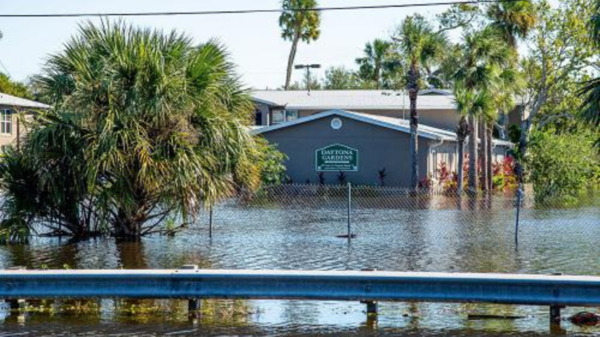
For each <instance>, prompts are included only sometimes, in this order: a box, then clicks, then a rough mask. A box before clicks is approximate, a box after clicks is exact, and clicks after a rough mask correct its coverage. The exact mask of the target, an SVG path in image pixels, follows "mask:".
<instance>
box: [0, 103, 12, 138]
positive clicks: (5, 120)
mask: <svg viewBox="0 0 600 337" xmlns="http://www.w3.org/2000/svg"><path fill="white" fill-rule="evenodd" d="M0 133H6V134H9V135H10V134H12V111H11V110H8V109H4V110H2V111H1V114H0Z"/></svg>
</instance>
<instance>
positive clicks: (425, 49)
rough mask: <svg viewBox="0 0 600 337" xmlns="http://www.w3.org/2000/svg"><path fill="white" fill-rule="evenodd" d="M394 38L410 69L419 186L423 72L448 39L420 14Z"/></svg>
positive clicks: (413, 176)
mask: <svg viewBox="0 0 600 337" xmlns="http://www.w3.org/2000/svg"><path fill="white" fill-rule="evenodd" d="M394 40H395V41H396V43H397V44H398V53H399V54H400V55H403V56H404V59H405V60H406V67H407V68H408V69H407V72H408V73H407V84H406V89H407V90H408V96H409V100H410V154H411V162H412V169H411V187H413V188H415V189H416V188H417V187H418V182H419V162H418V152H419V143H418V132H419V131H418V127H419V115H418V112H417V97H418V95H419V90H420V88H421V86H422V83H421V82H422V81H423V78H422V75H421V74H422V70H423V69H425V70H427V69H430V67H431V66H432V64H433V63H435V62H436V61H439V59H440V58H441V56H442V54H443V52H444V50H445V48H446V46H447V45H448V40H447V38H446V35H445V34H444V33H437V32H435V31H434V30H433V27H432V26H431V24H430V23H429V22H427V21H426V20H425V19H424V18H423V17H422V16H420V15H418V14H415V15H413V16H409V17H407V18H406V19H405V20H404V21H403V22H402V24H401V25H400V27H399V29H398V32H397V34H396V36H395V37H394Z"/></svg>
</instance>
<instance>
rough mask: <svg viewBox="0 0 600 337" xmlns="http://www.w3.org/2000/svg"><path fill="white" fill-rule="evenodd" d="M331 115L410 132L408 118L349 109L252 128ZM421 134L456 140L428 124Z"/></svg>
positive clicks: (269, 128) (277, 126)
mask: <svg viewBox="0 0 600 337" xmlns="http://www.w3.org/2000/svg"><path fill="white" fill-rule="evenodd" d="M330 116H340V117H345V118H349V119H353V120H357V121H360V122H364V123H368V124H372V125H377V126H380V127H384V128H388V129H392V130H396V131H400V132H405V133H410V125H409V124H408V120H406V119H400V118H393V117H384V116H376V115H370V114H365V113H360V112H354V111H347V110H329V111H323V112H319V113H316V114H314V115H312V116H308V117H302V118H298V119H296V120H293V121H290V122H285V123H280V124H275V125H271V126H266V127H263V128H260V129H254V130H252V133H254V134H264V133H267V132H271V131H275V130H279V129H284V128H288V127H291V126H294V125H299V124H304V123H308V122H311V121H314V120H317V119H321V118H326V117H330ZM419 136H421V137H424V138H429V139H434V140H449V141H455V140H456V135H455V134H454V133H453V132H450V131H446V130H442V129H438V128H434V127H431V126H426V125H419Z"/></svg>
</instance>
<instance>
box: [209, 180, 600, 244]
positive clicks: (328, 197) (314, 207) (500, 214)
mask: <svg viewBox="0 0 600 337" xmlns="http://www.w3.org/2000/svg"><path fill="white" fill-rule="evenodd" d="M582 208H583V209H586V212H590V216H591V217H590V218H589V219H583V221H584V222H583V223H581V224H580V225H581V226H582V228H585V227H587V226H593V227H594V228H596V227H600V193H598V192H596V191H590V192H589V193H587V194H585V195H582V196H581V198H579V199H578V200H570V201H569V202H568V203H566V202H563V201H560V200H557V199H549V200H547V201H545V202H540V201H536V200H535V198H534V194H533V191H531V190H529V191H526V190H524V189H517V188H515V189H507V190H505V191H494V192H490V193H488V194H483V193H480V194H478V195H477V196H468V195H462V196H459V195H457V194H456V193H454V192H447V191H444V190H442V189H434V190H418V191H415V190H412V189H407V188H401V187H384V186H352V185H351V184H350V183H348V184H346V185H303V184H284V185H277V186H271V187H267V188H264V189H262V190H260V191H259V192H258V193H257V194H255V195H252V196H244V197H240V198H237V199H230V200H227V201H225V202H222V203H220V204H218V205H214V206H213V207H212V208H210V211H209V212H207V213H206V214H205V216H204V217H203V218H202V219H201V223H204V224H207V225H209V227H210V228H211V229H212V227H213V225H215V224H216V223H221V224H223V223H228V222H230V221H231V220H233V219H234V218H239V219H240V220H242V221H252V220H253V219H252V215H253V214H252V212H251V211H258V210H263V211H265V212H266V213H265V214H258V216H259V217H260V224H258V223H257V225H259V226H265V227H266V226H269V225H270V224H273V223H278V222H281V221H285V220H284V219H282V218H280V217H272V216H269V215H268V214H269V212H270V211H275V212H276V211H281V213H283V214H286V215H288V216H289V215H292V214H293V215H295V216H297V217H298V218H300V219H307V220H309V221H310V219H311V218H314V217H315V216H316V217H320V218H323V217H324V218H325V219H326V220H327V222H329V223H338V224H339V225H340V226H339V227H340V228H342V226H341V225H346V226H345V229H346V233H344V235H340V236H344V237H348V236H351V235H352V234H357V233H356V232H357V231H360V229H361V228H363V227H364V226H365V225H368V224H369V223H371V222H373V220H374V218H380V220H381V217H383V218H384V221H388V222H399V221H400V222H402V221H405V220H406V219H404V220H403V219H402V216H408V215H409V214H410V212H414V211H440V212H441V213H443V211H455V212H454V213H455V214H461V215H462V216H464V217H465V218H464V219H463V220H468V219H469V218H470V219H471V220H474V221H475V220H478V219H479V220H480V219H488V220H489V221H502V222H504V223H507V222H512V223H513V224H514V232H515V240H518V231H519V224H520V223H521V221H522V217H523V216H524V217H525V218H527V217H528V211H531V210H533V211H534V213H536V214H538V215H539V214H544V212H546V213H547V212H551V213H552V214H553V217H554V218H555V219H556V220H560V217H561V215H562V216H563V217H564V220H568V219H570V218H572V215H573V214H574V213H578V212H579V211H580V210H581V209H582ZM241 213H246V214H245V215H246V216H250V218H248V217H246V218H244V217H241V218H240V216H241ZM522 213H524V214H522ZM594 215H597V216H598V217H595V216H594ZM325 219H321V220H325ZM443 220H444V219H443V218H442V219H436V218H435V217H434V218H432V219H431V221H443Z"/></svg>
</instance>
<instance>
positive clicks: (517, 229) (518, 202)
mask: <svg viewBox="0 0 600 337" xmlns="http://www.w3.org/2000/svg"><path fill="white" fill-rule="evenodd" d="M522 198H523V186H522V185H521V183H519V187H518V190H517V205H516V206H517V219H516V223H515V245H518V244H519V216H520V213H521V201H522Z"/></svg>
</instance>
